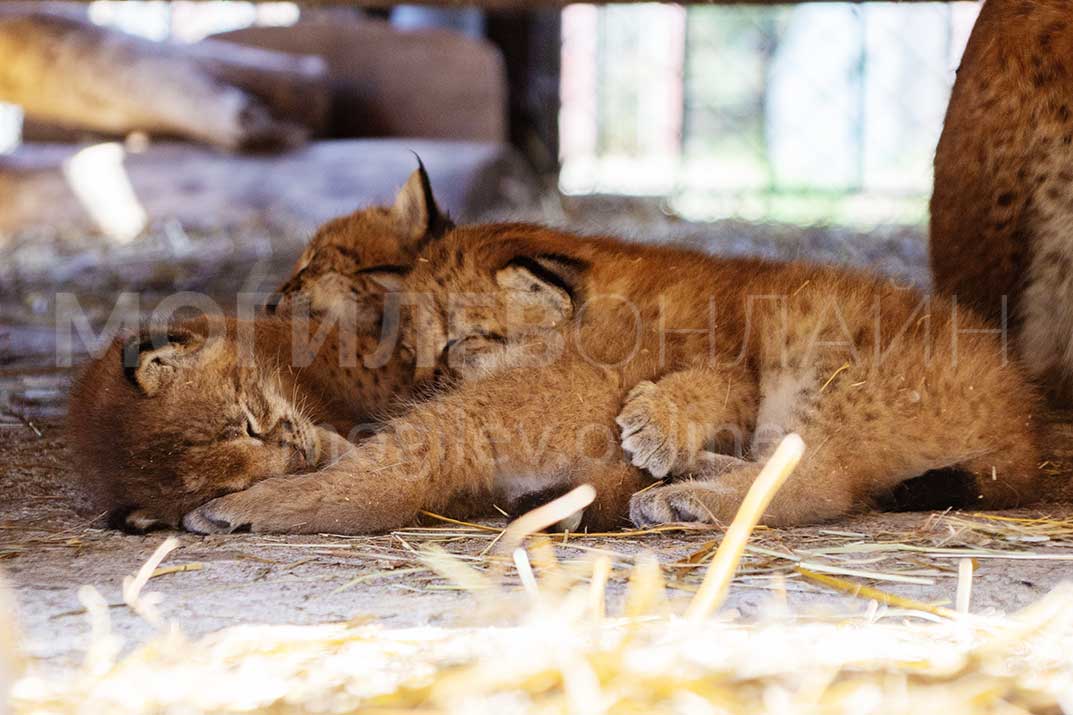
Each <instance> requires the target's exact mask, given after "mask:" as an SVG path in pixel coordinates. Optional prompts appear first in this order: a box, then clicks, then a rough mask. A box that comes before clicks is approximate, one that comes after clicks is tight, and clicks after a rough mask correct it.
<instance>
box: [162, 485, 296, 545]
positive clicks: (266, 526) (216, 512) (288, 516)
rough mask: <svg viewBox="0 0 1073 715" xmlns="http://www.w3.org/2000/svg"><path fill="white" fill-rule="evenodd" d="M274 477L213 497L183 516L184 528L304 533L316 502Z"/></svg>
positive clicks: (212, 531) (217, 531) (208, 531)
mask: <svg viewBox="0 0 1073 715" xmlns="http://www.w3.org/2000/svg"><path fill="white" fill-rule="evenodd" d="M294 492H295V490H293V489H287V484H286V483H285V481H284V480H282V479H270V480H267V481H264V482H261V483H259V484H255V485H254V486H252V487H250V488H249V489H247V490H245V491H241V492H235V493H234V494H228V495H226V496H222V497H219V498H217V499H213V500H212V501H210V502H208V503H207V504H202V505H201V506H199V507H198V508H197V509H194V510H193V511H191V512H189V513H188V514H187V515H186V516H184V517H183V528H184V529H186V530H187V531H190V532H193V533H195V534H235V533H243V532H254V533H302V532H303V531H305V529H304V528H303V527H305V526H307V525H308V524H309V521H310V518H311V515H312V514H314V513H315V509H316V506H315V504H309V503H306V502H307V501H308V499H306V498H304V495H302V494H300V493H298V494H296V493H294Z"/></svg>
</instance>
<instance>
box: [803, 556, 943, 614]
mask: <svg viewBox="0 0 1073 715" xmlns="http://www.w3.org/2000/svg"><path fill="white" fill-rule="evenodd" d="M795 570H796V571H797V572H798V573H799V574H801V575H802V576H804V577H805V578H807V579H808V580H809V581H815V582H816V583H818V584H821V585H823V586H827V587H828V588H832V589H834V590H835V591H841V592H842V593H848V594H849V595H851V596H855V597H856V598H863V599H866V600H869V601H878V602H879V603H882V604H883V605H885V606H894V607H895V608H905V609H908V610H911V611H923V612H924V613H930V614H932V615H934V616H942V617H943V618H953V617H954V616H956V615H957V614H956V613H955V612H954V611H951V610H950V609H949V608H943V607H942V606H933V605H931V604H930V603H923V602H922V601H916V600H914V599H912V598H904V597H902V596H896V595H894V594H893V593H887V592H886V591H880V590H879V589H878V588H872V587H871V586H862V585H861V584H859V583H853V582H852V581H847V580H845V579H841V578H837V577H835V576H828V575H827V574H822V573H816V572H815V571H809V570H808V569H804V568H801V567H800V566H798V567H797V568H796V569H795Z"/></svg>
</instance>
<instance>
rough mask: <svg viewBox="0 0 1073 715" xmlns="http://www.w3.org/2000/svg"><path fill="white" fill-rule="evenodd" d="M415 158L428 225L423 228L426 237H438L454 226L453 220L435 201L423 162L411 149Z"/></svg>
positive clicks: (430, 181)
mask: <svg viewBox="0 0 1073 715" xmlns="http://www.w3.org/2000/svg"><path fill="white" fill-rule="evenodd" d="M410 153H411V154H413V155H414V158H415V159H417V174H418V176H420V177H421V192H422V194H423V195H424V200H425V208H426V210H427V211H428V225H427V226H426V229H425V235H426V237H427V238H440V237H441V236H443V235H444V234H445V233H447V232H448V231H450V230H451V229H453V228H454V227H455V224H454V221H452V220H451V217H450V216H448V215H447V214H446V213H445V212H443V211H441V210H440V207H439V205H438V204H437V203H436V197H435V195H434V194H433V193H432V180H431V179H429V178H428V171H427V170H426V169H425V163H424V162H423V161H421V157H420V156H418V154H417V152H416V151H411V152H410Z"/></svg>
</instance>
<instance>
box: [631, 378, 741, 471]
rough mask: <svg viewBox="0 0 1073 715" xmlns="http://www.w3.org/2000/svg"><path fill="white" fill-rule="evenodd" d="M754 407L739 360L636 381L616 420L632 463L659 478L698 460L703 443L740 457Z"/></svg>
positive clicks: (705, 446) (704, 445) (686, 468)
mask: <svg viewBox="0 0 1073 715" xmlns="http://www.w3.org/2000/svg"><path fill="white" fill-rule="evenodd" d="M756 410H757V385H756V380H755V378H754V377H753V376H752V374H750V373H749V371H748V370H746V369H745V368H744V367H743V366H741V365H730V366H727V367H725V368H708V367H699V368H689V369H686V370H680V371H678V372H672V373H670V374H669V375H666V376H664V377H663V378H661V379H659V380H658V381H656V382H650V381H648V380H646V381H644V382H640V383H638V384H637V385H636V386H635V387H634V388H633V389H632V390H630V392H629V394H628V395H627V396H626V401H625V403H624V405H623V407H622V412H620V413H619V416H618V417H617V418H616V419H615V421H616V422H617V423H618V425H619V426H620V427H621V428H622V449H623V450H625V451H626V452H627V453H628V454H630V455H631V461H632V463H633V465H634V466H636V467H640V468H642V469H646V470H648V472H649V473H650V474H651V475H652V476H653V477H656V478H657V479H660V478H662V477H664V476H666V475H667V474H674V475H681V474H686V473H689V472H690V471H692V470H693V469H694V468H697V467H699V466H701V465H698V464H697V461H698V458H699V457H700V456H701V455H702V454H703V451H704V450H705V449H712V448H714V449H715V450H716V451H718V452H729V453H731V454H733V455H734V456H738V457H740V456H741V455H742V453H743V451H744V445H745V444H746V442H747V440H748V439H749V438H750V435H751V432H752V430H753V426H754V423H755V421H756Z"/></svg>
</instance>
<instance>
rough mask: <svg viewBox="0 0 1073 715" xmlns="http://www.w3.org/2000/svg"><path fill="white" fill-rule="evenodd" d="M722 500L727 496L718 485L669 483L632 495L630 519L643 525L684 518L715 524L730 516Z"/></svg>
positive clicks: (693, 521)
mask: <svg viewBox="0 0 1073 715" xmlns="http://www.w3.org/2000/svg"><path fill="white" fill-rule="evenodd" d="M722 501H725V500H723V499H721V498H720V494H719V488H718V487H717V486H715V485H699V484H697V483H694V482H687V483H682V484H668V485H666V486H663V487H657V488H655V489H646V490H645V491H641V492H637V493H636V494H634V495H633V497H632V498H631V499H630V521H632V522H633V523H634V525H636V526H637V527H639V528H645V527H649V526H655V525H657V524H672V523H682V522H686V523H698V524H714V523H718V522H723V521H725V520H726V519H727V518H728V517H727V515H726V514H722V513H721V512H722V508H721V507H720V502H722ZM730 516H731V517H732V516H733V511H731V513H730Z"/></svg>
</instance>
